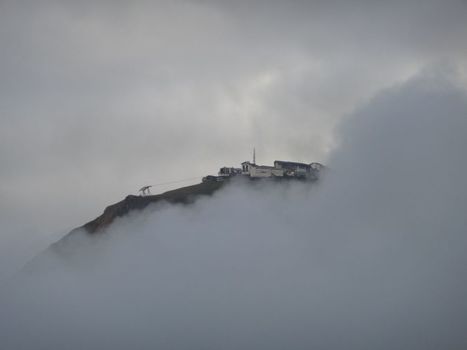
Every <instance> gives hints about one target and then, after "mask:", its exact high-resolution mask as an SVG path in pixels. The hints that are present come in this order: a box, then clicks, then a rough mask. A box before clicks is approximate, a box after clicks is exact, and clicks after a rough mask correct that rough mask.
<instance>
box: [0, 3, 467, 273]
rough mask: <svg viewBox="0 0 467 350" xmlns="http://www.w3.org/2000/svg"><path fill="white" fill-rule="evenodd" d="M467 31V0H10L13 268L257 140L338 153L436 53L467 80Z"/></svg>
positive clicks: (4, 238)
mask: <svg viewBox="0 0 467 350" xmlns="http://www.w3.org/2000/svg"><path fill="white" fill-rule="evenodd" d="M466 38H467V2H466V1H463V0H458V1H455V0H453V1H430V0H428V1H411V0H408V1H391V2H389V1H387V2H377V1H363V0H362V1H201V0H200V1H128V2H124V1H58V0H57V1H47V0H45V1H20V0H11V1H10V0H1V2H0V47H1V55H0V220H1V221H2V228H1V230H2V231H1V232H0V246H1V248H0V264H1V265H2V266H6V267H2V269H4V270H5V271H7V270H10V269H11V266H16V265H18V264H20V263H21V262H22V261H23V260H25V259H26V257H27V256H28V254H29V255H30V254H32V253H33V252H34V251H35V250H37V248H38V247H41V246H42V247H43V246H45V245H47V244H48V243H49V242H51V241H53V240H54V239H55V238H57V237H59V236H60V234H63V233H65V232H66V231H67V230H69V229H70V228H72V227H75V226H79V225H81V224H83V223H84V222H85V221H87V220H90V219H93V218H94V217H95V216H97V215H98V214H100V212H101V211H102V210H103V208H104V207H105V206H106V205H108V204H110V203H113V202H116V201H118V200H120V199H122V198H123V197H124V196H126V195H127V194H129V193H136V191H137V190H138V189H139V188H140V187H141V186H142V185H146V184H154V183H160V182H165V181H174V180H181V179H187V178H193V177H201V176H202V175H205V174H208V173H215V172H216V171H217V168H218V167H219V166H222V165H238V164H239V163H240V162H241V161H244V160H247V159H250V158H251V151H252V148H253V147H256V150H257V161H258V162H259V163H265V164H268V163H271V162H272V161H274V160H275V159H287V160H296V161H304V162H311V161H321V162H324V163H326V161H327V159H328V156H329V153H330V151H331V150H332V149H333V147H335V145H336V144H338V143H339V142H340V140H339V139H338V137H336V136H335V133H334V130H335V127H336V126H337V125H339V123H340V122H341V121H342V120H344V119H345V117H346V115H349V114H350V113H352V111H354V110H355V109H358V107H359V106H360V105H361V104H362V103H366V102H367V101H368V100H370V99H371V98H372V97H373V96H374V95H375V94H377V93H378V92H379V91H381V89H385V88H388V87H391V86H394V85H395V84H396V85H397V84H401V83H402V82H404V81H406V80H407V79H409V78H410V77H413V76H414V75H416V74H419V73H420V72H421V71H424V70H429V69H432V67H436V68H435V69H437V70H443V71H445V73H446V74H448V75H455V76H456V80H457V81H458V84H460V85H463V86H464V88H465V86H466V83H465V82H466V76H467V40H466ZM445 156H446V160H445V161H446V162H447V163H448V162H449V155H445ZM192 182H193V181H192ZM187 183H189V182H187ZM169 187H173V185H172V186H169ZM167 188H168V187H167V186H165V187H164V186H161V187H158V188H155V189H154V191H162V190H165V189H167ZM7 251H15V254H5V253H6V252H7ZM5 273H6V272H4V271H1V274H5ZM1 274H0V277H1Z"/></svg>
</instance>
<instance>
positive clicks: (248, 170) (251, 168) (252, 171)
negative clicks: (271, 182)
mask: <svg viewBox="0 0 467 350" xmlns="http://www.w3.org/2000/svg"><path fill="white" fill-rule="evenodd" d="M242 174H243V175H248V176H250V177H275V176H279V177H282V176H284V171H283V170H282V169H278V168H276V167H273V166H267V165H257V164H253V163H250V162H243V163H242Z"/></svg>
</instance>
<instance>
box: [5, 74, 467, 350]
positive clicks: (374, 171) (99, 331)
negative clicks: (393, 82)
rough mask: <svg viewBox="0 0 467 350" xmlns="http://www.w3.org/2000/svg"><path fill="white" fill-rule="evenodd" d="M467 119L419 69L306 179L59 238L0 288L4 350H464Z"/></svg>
mask: <svg viewBox="0 0 467 350" xmlns="http://www.w3.org/2000/svg"><path fill="white" fill-rule="evenodd" d="M466 115H467V94H466V92H465V89H463V88H461V87H459V86H458V84H457V83H456V80H455V78H453V77H447V76H446V72H445V71H443V70H441V71H439V70H438V71H436V70H430V71H425V72H423V73H421V74H420V75H417V76H416V77H415V78H413V79H411V80H409V81H408V82H406V83H404V84H401V85H399V86H396V87H393V88H391V89H387V90H385V91H382V92H380V93H379V94H378V95H377V96H376V97H374V98H373V99H371V101H370V102H369V103H368V104H365V105H362V106H360V107H359V108H357V109H356V111H355V112H354V113H352V114H350V115H349V116H348V117H347V118H346V120H345V121H343V122H342V123H341V124H340V126H339V127H338V130H337V131H336V137H338V138H339V140H340V145H339V146H338V147H337V148H336V149H335V150H334V151H333V152H332V153H331V154H330V156H329V160H328V164H329V166H330V168H329V170H328V171H327V173H326V176H324V178H323V179H322V181H320V182H319V183H314V184H309V183H302V182H280V183H274V184H273V183H268V182H248V184H249V185H250V186H242V183H241V181H240V182H239V183H237V184H236V185H235V186H233V185H232V186H226V187H225V188H223V189H221V190H220V191H219V192H216V193H215V195H214V196H212V197H205V198H203V199H201V200H199V201H197V202H196V203H195V204H194V205H192V206H181V205H164V204H161V203H159V204H157V205H154V206H149V207H148V208H147V209H145V210H144V211H138V212H133V213H132V214H130V215H128V216H125V217H123V218H119V219H117V220H116V221H115V222H114V223H113V224H112V225H110V226H109V227H108V228H107V232H106V234H102V235H94V236H89V235H73V236H71V238H70V240H69V241H68V242H67V243H68V245H67V246H66V247H67V249H65V250H63V251H61V253H60V254H57V253H56V252H54V251H49V252H48V253H47V254H43V255H42V256H41V257H40V258H39V259H36V260H35V261H34V265H31V266H29V269H28V270H27V271H23V274H21V275H19V276H16V278H15V279H12V280H11V281H9V282H10V283H9V284H8V285H7V286H6V287H5V286H4V288H0V344H1V345H2V349H5V350H16V349H24V350H29V349H34V350H37V349H39V350H41V349H63V348H66V349H70V350H73V349H90V350H91V349H99V350H101V349H113V350H114V349H129V348H131V349H138V350H139V349H167V348H170V349H177V350H181V349H255V350H258V349H259V350H262V349H268V350H269V349H293V350H298V349H318V350H322V349H323V350H324V349H333V350H341V349H342V350H344V349H345V350H354V349H355V350H357V349H358V350H360V349H377V350H393V349H401V350H438V349H453V350H463V349H465V348H466V347H467V335H466V333H465V325H466V323H467V301H466V298H465V296H466V294H467V279H466V276H465V266H466V265H467V256H466V254H465V251H466V250H467V235H466V232H467V221H466V218H465V208H466V207H467V187H466V186H465V174H466V172H467V163H466V162H465V150H466V148H467V138H466V137H465V134H466V130H467V118H466ZM62 248H63V247H62Z"/></svg>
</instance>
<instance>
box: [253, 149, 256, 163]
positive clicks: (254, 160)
mask: <svg viewBox="0 0 467 350" xmlns="http://www.w3.org/2000/svg"><path fill="white" fill-rule="evenodd" d="M253 164H256V149H255V148H254V147H253Z"/></svg>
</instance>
